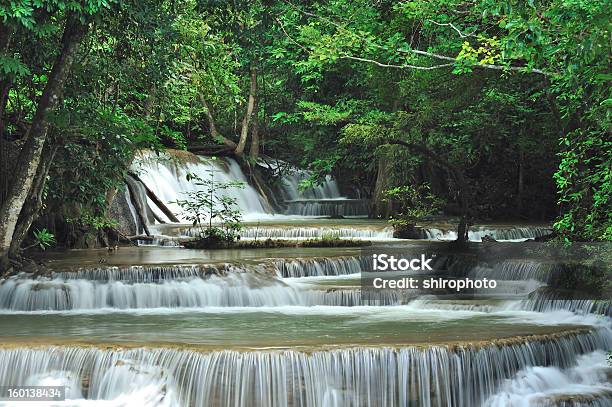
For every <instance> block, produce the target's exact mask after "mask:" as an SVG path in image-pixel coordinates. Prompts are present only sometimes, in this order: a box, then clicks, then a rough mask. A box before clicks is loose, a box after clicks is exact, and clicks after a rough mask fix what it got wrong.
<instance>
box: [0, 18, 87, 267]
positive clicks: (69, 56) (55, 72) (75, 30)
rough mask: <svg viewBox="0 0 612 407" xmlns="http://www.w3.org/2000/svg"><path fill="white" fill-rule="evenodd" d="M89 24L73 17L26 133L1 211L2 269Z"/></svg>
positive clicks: (68, 24)
mask: <svg viewBox="0 0 612 407" xmlns="http://www.w3.org/2000/svg"><path fill="white" fill-rule="evenodd" d="M86 32H87V25H84V24H82V23H81V22H80V20H79V18H78V17H76V16H72V15H71V16H69V17H68V18H67V21H66V26H65V29H64V34H63V36H62V48H61V51H60V53H59V55H58V56H57V58H56V60H55V63H54V64H53V68H52V70H51V73H50V74H49V78H48V81H47V85H46V86H45V89H44V91H43V93H42V96H41V98H40V101H39V102H38V107H37V109H36V113H35V115H34V118H33V119H32V124H31V126H30V128H29V130H28V132H27V134H26V142H25V144H24V145H23V147H22V149H21V152H20V154H19V158H18V159H17V162H16V163H15V164H16V165H15V170H14V172H13V174H14V176H13V180H12V183H11V185H10V187H9V190H8V193H7V196H6V199H5V201H4V202H3V204H2V208H1V209H0V259H2V260H0V270H1V269H2V268H3V267H5V266H6V265H7V264H8V251H9V248H10V245H11V240H12V238H13V232H14V231H15V227H16V225H17V220H18V219H19V214H20V213H21V209H22V207H23V205H24V203H25V201H26V199H27V197H28V194H29V193H30V189H31V187H32V183H33V181H34V178H35V176H36V172H37V171H38V164H39V162H40V156H41V154H42V150H43V146H44V144H45V141H46V139H47V132H48V129H49V123H48V122H47V116H48V115H49V112H51V111H52V110H53V109H55V107H56V106H57V104H58V101H59V100H60V99H61V93H62V91H63V88H64V84H65V83H66V80H67V78H68V73H69V71H70V68H71V66H72V63H73V61H74V58H75V56H76V53H77V51H78V48H79V44H80V42H81V40H82V39H83V37H84V36H85V33H86Z"/></svg>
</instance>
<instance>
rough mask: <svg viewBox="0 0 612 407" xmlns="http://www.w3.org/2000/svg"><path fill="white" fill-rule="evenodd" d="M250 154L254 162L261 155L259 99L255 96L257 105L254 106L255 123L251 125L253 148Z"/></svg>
mask: <svg viewBox="0 0 612 407" xmlns="http://www.w3.org/2000/svg"><path fill="white" fill-rule="evenodd" d="M249 156H250V157H251V158H252V159H253V162H256V161H257V158H258V157H259V99H258V98H255V106H254V107H253V125H252V126H251V148H250V150H249Z"/></svg>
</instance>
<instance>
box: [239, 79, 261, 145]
mask: <svg viewBox="0 0 612 407" xmlns="http://www.w3.org/2000/svg"><path fill="white" fill-rule="evenodd" d="M256 92H257V71H256V70H255V68H251V88H250V90H249V102H248V103H247V110H246V113H245V114H244V117H243V119H242V128H241V129H240V140H238V145H237V146H236V149H235V150H234V154H236V155H237V156H241V155H243V154H244V148H245V146H246V142H247V136H248V135H249V124H250V123H251V116H252V115H253V110H254V107H255V100H256V98H257V96H256Z"/></svg>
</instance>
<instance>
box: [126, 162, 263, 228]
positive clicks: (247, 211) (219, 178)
mask: <svg viewBox="0 0 612 407" xmlns="http://www.w3.org/2000/svg"><path fill="white" fill-rule="evenodd" d="M191 159H192V160H194V162H192V161H187V162H182V163H177V162H176V161H174V160H173V159H171V157H170V156H168V155H165V154H163V155H161V156H160V157H157V156H155V155H153V154H152V153H144V154H143V157H142V158H141V159H140V160H137V161H136V163H135V164H134V165H133V169H134V170H135V171H136V172H137V173H138V176H139V177H140V179H141V180H142V181H143V182H144V183H145V184H146V185H147V186H148V187H149V189H151V190H152V191H153V192H154V193H155V195H156V196H157V197H158V198H159V199H160V200H162V201H163V202H164V203H165V204H166V206H167V207H168V208H169V209H170V210H171V211H172V213H174V214H175V215H176V216H177V218H178V219H179V220H181V221H182V222H187V219H186V218H185V214H184V213H183V210H182V209H181V207H180V206H179V205H178V204H176V203H174V202H175V201H176V200H181V199H182V200H184V199H188V196H187V195H186V193H187V192H193V191H196V190H198V188H199V187H197V186H196V185H194V183H193V182H190V181H187V179H186V175H187V173H192V174H195V175H197V176H198V177H200V178H201V179H203V180H210V179H211V175H212V177H213V179H214V182H216V183H219V184H221V183H228V182H242V183H243V185H244V187H243V188H228V189H226V190H224V192H223V193H224V195H228V196H231V197H232V198H236V200H237V205H238V207H239V208H240V209H241V210H242V211H243V215H244V218H245V219H246V220H250V219H261V218H266V217H269V216H270V214H271V211H270V210H269V209H267V208H265V206H264V203H263V202H262V200H261V198H260V196H259V194H258V193H257V191H256V190H255V189H254V188H253V187H252V186H251V185H250V184H249V183H248V182H247V179H246V177H245V176H244V173H243V172H242V170H241V168H240V166H239V165H238V163H237V162H236V161H235V160H233V159H231V158H230V159H217V160H214V161H213V160H210V159H206V158H202V157H199V156H195V155H193V156H192V157H191ZM147 201H148V203H149V206H150V207H151V209H152V210H153V211H155V213H156V214H157V215H158V216H159V217H160V218H161V219H165V220H166V221H169V220H168V219H167V217H166V216H165V215H164V214H163V212H162V211H161V210H160V209H159V208H158V207H157V206H156V205H155V204H154V203H153V202H152V201H151V200H150V199H148V198H147Z"/></svg>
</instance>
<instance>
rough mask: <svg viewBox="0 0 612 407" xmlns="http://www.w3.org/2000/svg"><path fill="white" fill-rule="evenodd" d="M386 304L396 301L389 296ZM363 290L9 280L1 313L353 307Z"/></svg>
mask: <svg viewBox="0 0 612 407" xmlns="http://www.w3.org/2000/svg"><path fill="white" fill-rule="evenodd" d="M389 294H390V295H389V296H388V297H389V298H388V299H387V302H394V301H396V296H394V294H396V293H389ZM360 303H361V294H360V291H359V290H333V291H329V292H328V291H326V290H325V289H324V287H322V288H321V287H319V289H317V287H312V286H305V285H303V284H300V283H298V282H290V281H282V280H280V279H278V278H277V277H275V276H266V275H258V274H251V273H230V274H228V275H227V276H222V277H221V276H209V277H207V278H204V279H203V278H199V277H196V278H190V279H181V280H162V281H161V282H129V281H128V282H126V281H116V280H110V281H97V280H86V279H60V278H55V279H46V278H45V279H31V278H23V277H14V278H9V279H7V280H5V281H3V282H2V284H0V311H1V310H7V311H43V310H50V311H63V310H95V309H107V308H115V309H146V308H203V307H264V306H272V307H275V306H294V305H299V306H313V305H339V306H352V305H359V304H360Z"/></svg>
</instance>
